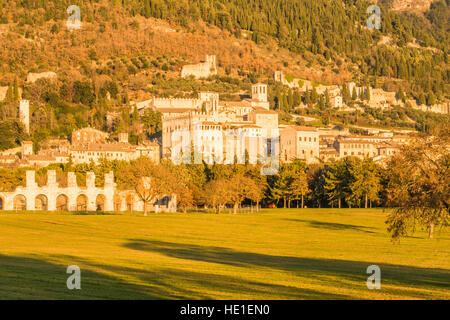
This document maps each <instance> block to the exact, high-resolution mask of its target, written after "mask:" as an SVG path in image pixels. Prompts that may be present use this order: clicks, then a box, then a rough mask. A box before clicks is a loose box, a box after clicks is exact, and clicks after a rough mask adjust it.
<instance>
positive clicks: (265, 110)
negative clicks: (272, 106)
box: [254, 107, 278, 114]
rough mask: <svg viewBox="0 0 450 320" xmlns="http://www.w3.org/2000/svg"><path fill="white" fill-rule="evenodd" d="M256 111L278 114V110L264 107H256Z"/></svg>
mask: <svg viewBox="0 0 450 320" xmlns="http://www.w3.org/2000/svg"><path fill="white" fill-rule="evenodd" d="M254 111H255V113H267V114H278V113H277V112H276V111H273V110H267V109H264V108H261V107H256V108H255V110H254Z"/></svg>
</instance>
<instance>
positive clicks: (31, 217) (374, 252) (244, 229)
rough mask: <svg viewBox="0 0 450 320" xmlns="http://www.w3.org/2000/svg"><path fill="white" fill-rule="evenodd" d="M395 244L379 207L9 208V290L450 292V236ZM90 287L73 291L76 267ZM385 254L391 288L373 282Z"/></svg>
mask: <svg viewBox="0 0 450 320" xmlns="http://www.w3.org/2000/svg"><path fill="white" fill-rule="evenodd" d="M438 238H439V239H436V240H428V239H426V237H425V234H424V233H418V234H416V237H411V238H407V239H405V240H402V242H401V243H400V244H392V243H391V241H390V239H389V237H388V235H387V233H386V229H385V225H384V214H383V212H382V211H380V210H358V209H355V210H340V211H339V210H330V209H327V210H317V209H316V210H310V209H306V210H304V211H301V210H295V209H292V210H285V211H281V212H280V211H279V210H277V211H275V210H272V211H270V210H267V211H264V212H263V213H262V214H261V216H260V215H257V214H246V215H207V214H190V215H189V216H185V215H182V214H168V215H152V216H150V217H142V216H137V215H135V216H124V215H104V216H94V215H88V216H83V215H62V214H50V213H47V214H13V213H7V214H1V215H0V298H1V299H10V298H13V299H15V298H32V299H33V298H58V299H59V298H64V299H65V298H75V299H78V298H87V299H93V298H124V299H155V298H156V299H161V298H162V299H164V298H176V299H177V298H193V299H202V298H205V299H210V298H212V299H254V298H259V299H347V298H353V299H359V298H363V299H393V298H398V299H403V298H446V299H450V270H449V269H450V238H449V237H448V236H446V235H444V234H442V235H438ZM72 264H75V265H78V266H80V267H81V270H82V282H81V286H82V290H78V291H76V290H75V291H69V290H67V289H66V279H67V276H68V275H66V273H65V270H66V268H67V266H68V265H72ZM371 264H378V265H379V266H380V267H381V272H382V290H379V291H376V290H372V291H371V290H368V289H367V288H366V279H367V275H366V273H365V272H366V268H367V267H368V266H369V265H371Z"/></svg>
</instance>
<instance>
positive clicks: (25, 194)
mask: <svg viewBox="0 0 450 320" xmlns="http://www.w3.org/2000/svg"><path fill="white" fill-rule="evenodd" d="M35 175H36V172H35V171H32V170H30V171H27V172H26V185H25V186H19V187H17V188H16V189H15V190H14V191H12V192H0V210H1V211H108V212H112V211H117V212H120V211H122V212H123V211H143V209H144V208H143V202H142V201H141V200H140V199H139V197H138V195H137V194H136V191H134V190H119V189H117V186H116V184H115V183H114V174H113V172H109V173H107V174H105V179H104V180H105V183H104V186H103V187H98V186H96V185H95V174H94V173H93V172H88V173H87V174H86V186H85V187H84V186H83V187H80V186H78V184H77V178H76V176H75V173H74V172H69V173H68V177H67V187H62V186H60V185H59V184H58V183H57V181H56V171H55V170H48V172H47V184H46V185H44V186H38V184H37V183H36V180H35V178H36V176H35ZM163 198H164V200H163V201H160V200H161V199H163ZM161 199H158V200H157V201H156V202H155V206H154V208H149V209H150V210H154V211H155V212H176V210H177V201H176V196H175V195H172V196H165V197H161Z"/></svg>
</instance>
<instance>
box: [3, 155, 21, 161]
mask: <svg viewBox="0 0 450 320" xmlns="http://www.w3.org/2000/svg"><path fill="white" fill-rule="evenodd" d="M16 159H18V157H17V156H16V155H12V154H11V155H6V156H4V155H0V160H16Z"/></svg>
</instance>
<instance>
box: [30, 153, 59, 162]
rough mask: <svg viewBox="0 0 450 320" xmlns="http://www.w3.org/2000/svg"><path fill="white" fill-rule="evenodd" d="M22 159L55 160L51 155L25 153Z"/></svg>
mask: <svg viewBox="0 0 450 320" xmlns="http://www.w3.org/2000/svg"><path fill="white" fill-rule="evenodd" d="M24 160H28V161H56V158H55V157H52V156H44V155H37V154H30V155H27V156H26V157H25V158H24Z"/></svg>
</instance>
